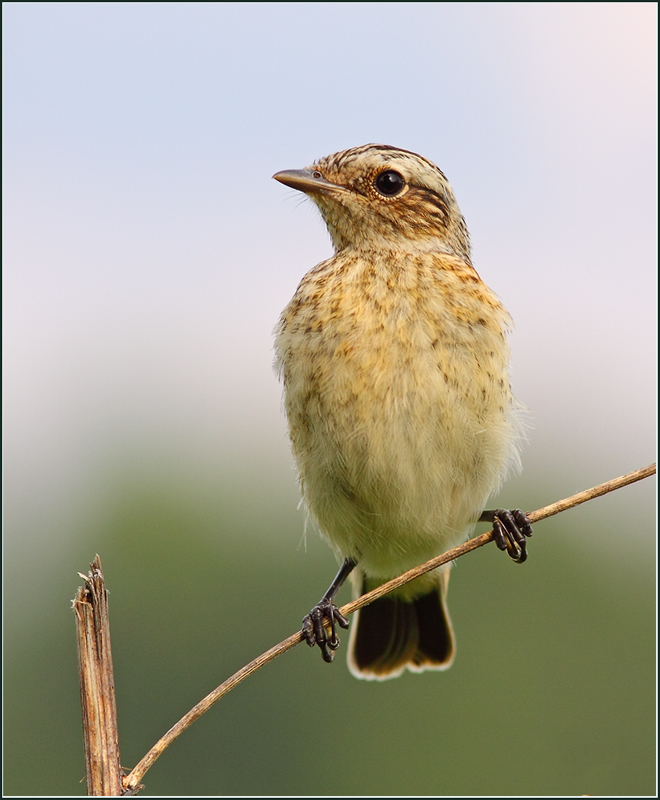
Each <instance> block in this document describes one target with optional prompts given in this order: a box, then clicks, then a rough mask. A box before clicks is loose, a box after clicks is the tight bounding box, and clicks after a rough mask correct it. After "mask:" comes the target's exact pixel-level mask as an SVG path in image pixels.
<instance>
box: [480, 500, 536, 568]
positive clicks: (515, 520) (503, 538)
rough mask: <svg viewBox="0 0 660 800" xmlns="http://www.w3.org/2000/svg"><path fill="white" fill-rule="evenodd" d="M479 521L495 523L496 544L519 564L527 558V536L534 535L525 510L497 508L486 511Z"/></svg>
mask: <svg viewBox="0 0 660 800" xmlns="http://www.w3.org/2000/svg"><path fill="white" fill-rule="evenodd" d="M479 522H492V523H493V539H494V540H495V544H496V545H497V546H498V547H499V548H500V550H506V551H507V553H508V554H509V555H510V556H511V558H512V559H513V560H514V561H515V562H516V563H517V564H522V563H523V561H526V560H527V537H529V536H531V535H532V523H531V522H530V521H529V518H528V517H527V514H525V512H524V511H521V510H520V509H519V508H514V509H512V510H511V511H509V510H507V509H506V508H496V509H493V510H492V511H484V512H483V513H482V515H481V516H480V517H479Z"/></svg>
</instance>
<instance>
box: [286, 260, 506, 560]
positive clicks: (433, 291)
mask: <svg viewBox="0 0 660 800" xmlns="http://www.w3.org/2000/svg"><path fill="white" fill-rule="evenodd" d="M508 321H509V319H508V315H507V313H506V311H505V310H504V309H503V308H502V306H501V305H500V304H499V302H498V301H497V299H496V298H495V297H494V295H492V293H491V292H490V290H488V288H487V287H486V286H485V285H484V284H483V283H482V282H481V281H480V279H479V278H478V277H477V276H476V273H475V272H474V270H472V268H471V267H469V266H468V265H466V264H463V263H462V262H460V261H458V260H457V259H453V260H452V259H447V258H446V257H445V258H443V260H441V261H440V263H439V262H438V259H431V258H428V257H427V258H419V259H406V260H404V261H397V260H396V259H392V258H390V259H383V260H378V259H375V260H374V261H365V260H364V259H361V258H356V257H355V258H350V257H347V256H346V255H344V256H341V255H340V256H336V257H335V258H334V259H331V260H330V261H328V262H324V263H323V264H321V265H319V266H318V267H317V268H315V269H314V270H312V271H311V272H310V273H309V274H308V275H307V276H306V277H305V278H304V279H303V281H302V283H301V285H300V287H299V289H298V291H297V292H296V295H295V296H294V298H293V300H292V301H291V303H290V304H289V306H288V307H287V308H286V309H285V311H284V313H283V315H282V318H281V321H280V325H279V329H278V334H277V340H276V350H277V355H278V363H279V369H280V370H281V373H282V376H283V380H284V385H285V407H286V412H287V417H288V421H289V430H290V436H291V441H292V445H293V451H294V455H295V457H296V461H297V464H298V468H299V472H300V478H301V483H302V486H303V491H304V494H305V499H306V501H307V504H308V505H309V506H310V508H311V510H312V511H313V513H314V515H315V516H316V518H317V519H318V521H319V523H320V525H321V528H322V529H323V530H324V532H325V533H326V534H327V535H328V536H329V537H330V538H331V539H332V540H333V541H335V543H336V544H338V545H339V547H340V549H342V552H344V553H345V554H346V548H347V547H348V544H347V541H348V540H351V541H352V542H353V544H354V545H355V540H356V534H355V531H356V530H361V531H362V534H361V538H360V537H359V536H358V537H357V539H359V540H360V542H361V543H360V545H359V546H360V547H361V548H362V549H363V551H364V549H365V548H367V549H368V548H369V547H372V549H373V547H375V548H376V550H378V542H379V541H380V540H381V539H382V537H383V536H386V537H389V540H390V541H391V539H392V537H393V536H394V535H395V534H394V533H393V531H396V530H399V529H403V527H406V528H407V531H408V534H407V535H408V536H409V539H408V540H406V541H407V542H410V541H413V540H414V539H415V537H417V539H419V540H420V541H422V540H423V541H427V540H429V537H430V538H431V539H433V538H434V537H435V538H437V537H438V536H442V535H449V534H448V532H449V531H453V532H454V535H458V536H459V538H460V536H461V535H462V531H463V530H464V528H465V526H466V524H468V523H469V522H470V521H471V520H473V519H474V518H475V517H476V516H477V515H478V513H479V511H480V510H481V508H483V503H485V501H486V498H487V496H488V495H489V494H490V493H491V491H492V490H493V489H494V488H495V486H496V485H497V483H498V482H499V479H500V477H501V475H502V472H503V470H504V467H505V465H506V463H507V461H508V460H509V459H510V456H511V451H512V447H513V442H514V440H515V431H514V428H515V425H514V424H513V421H512V419H511V396H510V389H509V380H508V358H509V356H508V348H507V344H506V339H505V330H506V326H507V324H508ZM350 531H353V533H350ZM457 531H458V534H456V532H457ZM443 532H444V533H443ZM347 537H348V539H347ZM368 543H371V544H370V545H369V544H368ZM349 549H350V548H349ZM360 555H361V556H362V557H363V552H362V553H360ZM417 555H418V553H417V552H416V553H415V554H414V556H412V560H413V561H414V558H415V557H417Z"/></svg>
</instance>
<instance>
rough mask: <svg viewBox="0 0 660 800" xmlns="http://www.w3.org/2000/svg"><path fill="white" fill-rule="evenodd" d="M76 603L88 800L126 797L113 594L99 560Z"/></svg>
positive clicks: (88, 576)
mask: <svg viewBox="0 0 660 800" xmlns="http://www.w3.org/2000/svg"><path fill="white" fill-rule="evenodd" d="M81 577H82V578H85V585H84V586H81V587H80V589H78V592H77V594H76V597H75V599H74V601H73V609H74V611H75V615H76V638H77V643H78V668H79V670H80V700H81V704H82V719H83V735H84V739H85V770H86V775H87V794H88V795H94V796H103V795H104V796H110V797H118V796H120V795H122V794H123V793H124V787H123V783H122V769H121V766H120V763H119V736H118V733H117V706H116V703H115V682H114V678H113V672H112V651H111V648H110V625H109V622H108V594H107V591H106V588H105V581H104V579H103V571H102V569H101V560H100V559H99V557H98V556H96V558H95V559H94V561H93V562H92V563H91V564H90V571H89V575H87V576H85V575H81Z"/></svg>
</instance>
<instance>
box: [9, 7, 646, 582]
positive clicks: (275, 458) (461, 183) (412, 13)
mask: <svg viewBox="0 0 660 800" xmlns="http://www.w3.org/2000/svg"><path fill="white" fill-rule="evenodd" d="M3 21H4V97H3V99H4V117H3V121H4V165H3V178H4V264H5V283H4V300H5V475H6V482H5V504H6V536H7V543H8V550H7V553H8V554H9V555H13V556H16V557H20V560H19V561H18V562H16V563H20V564H21V565H23V566H24V565H25V564H26V561H25V559H26V558H27V557H31V556H32V555H33V554H35V553H36V552H37V551H38V555H37V557H36V560H35V561H32V562H31V569H34V570H35V571H36V573H35V574H37V575H39V572H40V570H43V571H44V572H47V571H48V570H49V569H50V568H51V567H52V564H53V562H52V559H53V558H56V556H57V554H58V552H61V549H62V543H63V542H65V541H66V537H67V536H70V535H72V534H71V532H72V531H76V530H78V531H79V530H80V529H81V527H84V524H85V520H86V519H88V518H90V515H91V517H93V516H94V513H95V512H94V509H95V507H96V506H95V504H96V503H97V502H101V501H100V499H99V498H102V497H103V496H104V491H105V482H106V478H107V475H108V474H110V473H112V472H113V471H114V470H117V469H121V468H122V465H134V464H135V463H143V464H145V465H147V466H146V469H150V468H151V467H150V466H149V465H152V466H153V468H154V469H156V468H157V469H164V470H173V471H174V473H175V474H177V475H178V474H180V475H187V476H188V479H189V480H190V482H191V483H195V482H196V481H199V482H201V483H204V482H205V481H206V482H208V487H207V488H208V489H209V490H212V487H213V484H214V481H220V480H225V479H226V480H227V481H232V480H234V481H236V482H237V484H238V483H241V482H242V487H243V490H244V491H247V492H248V493H249V491H250V480H252V476H253V475H254V473H255V471H256V470H259V471H260V474H263V475H266V476H269V475H270V476H271V478H270V479H269V480H271V483H272V485H273V486H275V489H273V491H279V488H282V487H288V488H287V490H288V491H291V493H292V497H294V496H295V487H294V475H293V472H292V470H291V461H290V456H289V453H288V444H287V441H286V433H285V424H284V419H283V416H282V413H281V409H280V387H279V386H278V384H277V381H276V379H275V377H274V374H273V372H272V368H271V363H272V329H273V327H274V325H275V323H276V321H277V318H278V314H279V313H280V311H281V309H282V308H283V307H284V305H285V304H286V303H287V301H288V300H289V298H290V297H291V295H292V294H293V292H294V290H295V288H296V286H297V283H298V281H299V280H300V279H301V277H302V276H303V274H304V273H305V272H306V271H307V270H308V269H309V268H311V267H312V266H313V265H314V264H316V263H317V262H319V261H320V260H322V259H324V258H326V257H328V255H329V254H330V252H331V247H330V242H329V239H328V237H327V234H326V233H325V230H324V227H323V225H322V223H321V221H320V218H319V217H318V215H317V213H316V212H315V210H314V209H313V207H312V205H311V204H310V203H309V202H300V197H299V196H298V195H297V194H296V193H293V192H291V191H289V190H287V189H285V188H284V187H282V186H281V185H279V184H277V183H276V182H275V181H272V180H271V176H272V174H273V173H274V172H276V171H278V170H281V169H286V168H297V167H302V166H304V165H306V164H309V163H311V162H312V161H313V159H315V158H316V157H319V156H324V155H327V154H328V153H330V152H334V151H337V150H342V149H344V148H346V147H350V146H355V145H360V144H364V143H367V142H381V143H387V144H392V145H396V146H400V147H403V148H406V149H409V150H413V151H416V152H419V153H421V154H423V155H424V156H426V157H428V158H430V159H431V160H433V161H434V162H435V163H437V164H438V166H439V167H440V168H441V169H442V170H443V171H444V172H445V173H446V175H447V176H448V178H449V180H450V181H451V183H452V185H453V187H454V190H455V193H456V195H457V198H458V202H459V204H460V206H461V209H462V211H463V213H464V215H465V217H466V219H467V223H468V226H469V229H470V232H471V235H472V240H473V246H474V263H475V266H476V268H477V270H478V271H479V273H480V274H481V276H482V278H483V279H484V280H485V281H486V282H487V283H488V284H489V285H490V286H491V287H492V288H493V289H494V290H495V292H496V293H497V294H498V295H499V296H500V297H501V298H502V300H503V302H504V304H505V305H506V306H507V308H508V309H509V310H510V311H511V313H512V315H513V317H514V320H515V323H516V328H515V331H514V334H513V336H512V340H511V341H512V350H513V384H514V389H515V391H516V393H517V395H518V397H519V398H520V399H521V400H522V401H523V402H524V403H525V404H526V405H527V406H528V407H529V409H530V412H531V416H532V419H533V421H534V427H533V429H532V430H531V431H530V441H529V444H528V445H527V446H526V448H525V451H524V453H523V463H524V480H526V481H527V482H528V483H529V484H532V485H535V486H539V485H540V486H545V487H547V494H546V493H542V494H543V498H542V499H543V500H544V501H545V502H551V501H553V500H555V499H558V497H559V496H561V495H563V494H571V493H573V492H574V491H577V490H580V489H583V488H587V487H588V486H591V485H593V484H596V483H598V482H600V481H603V480H607V479H609V478H612V477H615V476H616V475H619V474H622V473H624V472H627V471H629V470H632V469H635V468H637V467H640V466H643V465H645V464H647V463H650V462H651V461H652V460H653V459H654V451H655V381H656V376H655V371H656V354H655V318H656V268H655V258H656V253H655V242H656V238H655V226H656V216H657V209H656V182H655V176H656V162H655V155H656V92H657V89H656V61H655V59H656V40H655V35H656V7H655V4H642V3H584V4H582V3H571V4H555V3H533V4H527V3H511V4H508V3H504V4H499V3H488V4H480V3H473V4H463V3H455V4H454V3H448V4H442V3H419V4H416V3H405V4H402V3H331V4H326V3H314V4H312V3H266V4H259V3H257V4H249V3H224V4H213V3H185V4H177V3H162V4H161V3H116V4H115V3H107V4H106V3H71V4H66V3H64V4H63V3H47V4H40V3H5V4H4V5H3ZM223 476H224V477H223ZM516 480H518V481H520V480H523V479H516ZM517 485H521V486H522V485H523V484H516V483H515V482H514V483H513V484H511V486H512V487H515V486H517ZM525 485H526V484H525ZM255 491H258V493H259V494H261V493H262V491H264V490H263V489H261V488H259V489H258V490H255ZM625 491H627V492H628V495H627V496H628V497H629V498H630V500H626V499H625V498H624V497H623V493H621V497H620V501H619V502H620V503H623V507H624V508H625V504H626V503H627V502H637V499H636V498H643V499H644V500H645V502H652V499H651V498H652V493H651V491H650V489H649V490H646V489H644V490H642V489H630V490H625ZM635 491H638V492H639V494H637V495H634V494H633V492H635ZM558 493H561V495H560V494H558ZM257 499H258V498H255V501H256V500H257ZM261 499H263V498H261ZM518 502H519V503H521V504H522V505H524V504H525V498H522V499H521V500H520V501H518ZM612 507H614V506H612ZM621 534H622V531H621V530H620V529H618V528H617V527H616V526H613V529H612V530H610V531H603V532H602V535H601V537H600V538H599V540H598V541H594V542H593V546H594V547H598V548H602V547H604V546H606V545H607V546H611V547H612V548H615V549H616V547H617V546H618V545H617V542H618V541H619V537H620V535H621ZM268 535H269V533H268V531H258V532H255V538H257V539H258V537H260V536H268ZM625 535H626V536H627V537H637V538H640V537H641V538H644V539H645V541H647V542H651V541H652V539H651V538H650V535H651V532H650V531H638V530H627V531H625ZM89 536H90V538H89V542H90V548H91V549H90V557H91V554H93V541H94V539H93V533H92V532H90V533H89ZM584 544H585V543H584V542H583V541H581V542H580V546H583V545H584ZM643 551H644V552H645V553H646V554H648V553H649V552H650V550H649V549H644V550H643ZM80 566H83V565H80Z"/></svg>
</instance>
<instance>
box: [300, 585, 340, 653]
mask: <svg viewBox="0 0 660 800" xmlns="http://www.w3.org/2000/svg"><path fill="white" fill-rule="evenodd" d="M326 623H329V625H330V630H329V631H328V630H326V627H325V624H326ZM337 625H339V626H340V627H341V628H348V620H347V619H346V617H345V616H344V615H343V614H342V613H341V612H340V611H339V609H338V608H337V607H336V606H335V604H334V603H333V602H332V599H330V598H325V597H324V598H323V599H322V600H321V601H320V602H319V603H317V605H315V606H314V608H313V609H312V610H311V611H310V612H309V614H307V615H306V616H305V617H303V622H302V634H303V638H304V639H305V641H306V642H307V644H308V645H309V646H310V647H314V645H318V646H319V647H320V648H321V654H322V655H323V660H324V661H327V663H328V664H329V663H330V662H331V661H332V660H333V659H334V657H335V650H336V649H337V648H338V647H339V637H338V636H337V627H336V626H337Z"/></svg>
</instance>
